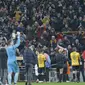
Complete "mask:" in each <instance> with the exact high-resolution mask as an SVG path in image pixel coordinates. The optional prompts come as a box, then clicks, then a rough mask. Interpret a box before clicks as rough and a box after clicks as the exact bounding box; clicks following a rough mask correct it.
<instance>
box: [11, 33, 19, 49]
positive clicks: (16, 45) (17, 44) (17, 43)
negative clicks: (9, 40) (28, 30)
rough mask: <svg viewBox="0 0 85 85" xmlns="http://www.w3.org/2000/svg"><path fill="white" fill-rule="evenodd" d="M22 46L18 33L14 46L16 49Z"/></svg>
mask: <svg viewBox="0 0 85 85" xmlns="http://www.w3.org/2000/svg"><path fill="white" fill-rule="evenodd" d="M19 45H20V32H17V42H16V44H15V45H13V47H14V48H17V47H18V46H19Z"/></svg>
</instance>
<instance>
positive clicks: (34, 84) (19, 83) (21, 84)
mask: <svg viewBox="0 0 85 85" xmlns="http://www.w3.org/2000/svg"><path fill="white" fill-rule="evenodd" d="M17 85H25V82H18V84H17ZM32 85H85V82H80V83H76V82H66V83H57V82H54V83H50V82H48V83H32Z"/></svg>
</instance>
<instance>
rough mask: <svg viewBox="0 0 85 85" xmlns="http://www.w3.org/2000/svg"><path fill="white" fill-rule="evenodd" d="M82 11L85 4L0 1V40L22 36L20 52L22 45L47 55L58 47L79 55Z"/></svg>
mask: <svg viewBox="0 0 85 85" xmlns="http://www.w3.org/2000/svg"><path fill="white" fill-rule="evenodd" d="M84 9H85V1H84V0H0V36H1V37H6V38H7V40H8V39H10V38H11V37H12V38H14V39H15V34H16V32H17V31H19V32H21V45H20V47H19V50H20V52H21V51H22V49H23V47H24V45H26V46H29V45H32V47H34V48H35V49H37V48H39V47H40V48H42V49H46V50H48V52H49V53H50V55H52V54H53V50H55V48H56V46H57V45H60V46H62V47H64V48H67V49H68V51H69V52H70V51H71V50H72V47H76V48H77V50H78V51H79V52H82V51H83V50H84V49H85V44H84V42H83V36H84V34H85V33H84V30H85V10H84ZM71 31H73V33H71V34H70V35H68V32H71ZM74 31H78V32H77V33H75V32H74ZM69 49H70V50H69Z"/></svg>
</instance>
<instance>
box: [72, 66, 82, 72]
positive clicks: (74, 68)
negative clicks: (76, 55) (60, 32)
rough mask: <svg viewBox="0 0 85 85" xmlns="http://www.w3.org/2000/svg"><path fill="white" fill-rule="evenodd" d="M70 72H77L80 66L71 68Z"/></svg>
mask: <svg viewBox="0 0 85 85" xmlns="http://www.w3.org/2000/svg"><path fill="white" fill-rule="evenodd" d="M72 70H73V71H79V70H80V66H72Z"/></svg>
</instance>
